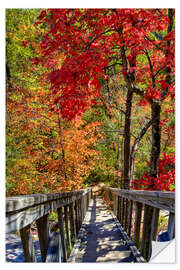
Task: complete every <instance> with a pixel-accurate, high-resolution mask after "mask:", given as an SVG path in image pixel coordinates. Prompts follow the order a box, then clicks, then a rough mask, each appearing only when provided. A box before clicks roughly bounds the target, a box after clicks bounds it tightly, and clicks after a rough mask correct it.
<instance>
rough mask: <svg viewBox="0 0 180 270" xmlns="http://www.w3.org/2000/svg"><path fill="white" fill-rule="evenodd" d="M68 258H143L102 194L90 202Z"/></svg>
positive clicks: (102, 259) (141, 259)
mask: <svg viewBox="0 0 180 270" xmlns="http://www.w3.org/2000/svg"><path fill="white" fill-rule="evenodd" d="M122 234H123V236H122ZM126 240H127V241H126ZM134 254H135V257H134ZM68 261H69V262H77V263H83V262H84V263H88V262H100V263H105V262H111V263H123V262H127V263H128V262H129V263H131V262H136V261H138V262H144V259H143V258H142V256H141V255H140V253H139V252H138V250H137V249H136V247H135V246H134V244H133V242H132V241H130V239H129V238H128V236H127V234H126V232H124V231H123V229H122V227H121V225H120V224H119V222H118V221H117V219H116V217H115V215H114V214H113V213H112V212H111V211H107V210H106V205H104V203H103V201H102V199H101V198H98V197H96V198H94V200H92V201H91V203H90V205H89V209H88V211H87V213H86V217H85V219H84V221H83V225H82V227H81V230H80V234H79V235H78V239H77V241H76V243H75V247H74V248H73V250H72V253H71V255H70V258H69V260H68Z"/></svg>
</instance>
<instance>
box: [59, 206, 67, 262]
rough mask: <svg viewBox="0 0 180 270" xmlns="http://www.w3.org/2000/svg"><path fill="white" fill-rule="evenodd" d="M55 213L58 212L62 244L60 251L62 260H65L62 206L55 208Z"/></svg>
mask: <svg viewBox="0 0 180 270" xmlns="http://www.w3.org/2000/svg"><path fill="white" fill-rule="evenodd" d="M57 213H58V226H59V230H60V235H61V244H62V251H63V262H66V261H67V250H66V241H65V235H64V222H63V213H62V207H60V208H58V209H57Z"/></svg>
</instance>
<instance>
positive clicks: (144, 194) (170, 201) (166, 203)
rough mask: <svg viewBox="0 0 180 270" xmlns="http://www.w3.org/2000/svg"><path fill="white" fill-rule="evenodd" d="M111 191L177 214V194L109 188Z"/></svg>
mask: <svg viewBox="0 0 180 270" xmlns="http://www.w3.org/2000/svg"><path fill="white" fill-rule="evenodd" d="M109 189H110V191H111V192H112V193H114V194H116V195H119V196H122V197H123V198H126V199H130V200H133V201H138V202H141V203H144V204H147V205H150V206H153V207H155V208H159V209H164V210H167V211H169V212H172V213H175V193H174V192H163V191H144V190H138V191H136V190H124V189H115V188H109Z"/></svg>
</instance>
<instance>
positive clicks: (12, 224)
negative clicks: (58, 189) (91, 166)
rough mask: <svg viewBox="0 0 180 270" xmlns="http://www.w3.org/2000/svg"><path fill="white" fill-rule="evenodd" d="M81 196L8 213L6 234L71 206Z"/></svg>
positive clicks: (73, 196)
mask: <svg viewBox="0 0 180 270" xmlns="http://www.w3.org/2000/svg"><path fill="white" fill-rule="evenodd" d="M89 192H90V191H89ZM81 196H82V193H77V194H76V195H72V197H63V198H61V199H57V200H51V201H47V202H46V203H45V202H44V203H42V204H39V205H36V206H34V207H32V206H31V207H29V208H26V209H24V208H23V210H20V211H13V212H8V213H6V233H9V232H13V231H18V230H20V229H21V228H23V227H26V226H27V225H29V224H31V223H32V222H33V221H36V220H37V219H39V218H41V217H42V216H44V215H47V214H49V213H50V212H52V211H54V210H56V209H57V208H59V207H61V206H64V205H68V204H70V203H71V202H73V201H75V200H77V199H79V198H80V197H81Z"/></svg>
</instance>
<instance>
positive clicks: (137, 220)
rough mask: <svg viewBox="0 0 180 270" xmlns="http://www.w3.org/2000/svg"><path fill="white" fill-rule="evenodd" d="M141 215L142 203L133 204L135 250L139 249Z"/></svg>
mask: <svg viewBox="0 0 180 270" xmlns="http://www.w3.org/2000/svg"><path fill="white" fill-rule="evenodd" d="M141 214H142V203H139V202H136V203H135V222H134V243H135V246H136V247H137V248H139V239H140V227H141Z"/></svg>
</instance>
